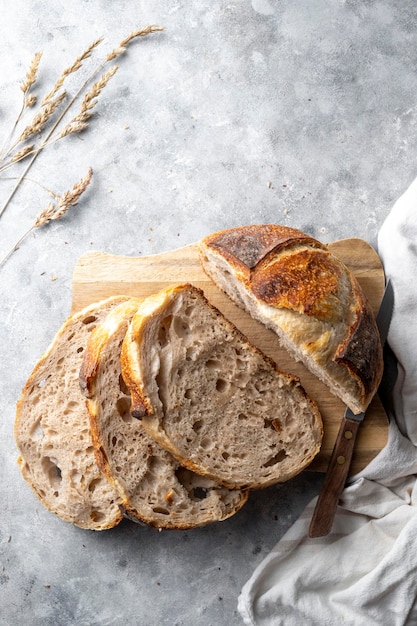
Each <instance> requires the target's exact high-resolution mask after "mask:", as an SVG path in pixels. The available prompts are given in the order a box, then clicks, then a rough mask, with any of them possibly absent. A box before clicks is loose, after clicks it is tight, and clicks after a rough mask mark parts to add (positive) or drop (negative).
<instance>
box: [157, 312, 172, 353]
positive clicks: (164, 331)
mask: <svg viewBox="0 0 417 626" xmlns="http://www.w3.org/2000/svg"><path fill="white" fill-rule="evenodd" d="M171 324H172V315H168V316H167V317H165V318H164V319H163V320H162V321H161V323H160V326H159V330H158V341H159V345H160V346H161V348H163V347H164V346H166V345H167V343H168V341H169V329H170V327H171Z"/></svg>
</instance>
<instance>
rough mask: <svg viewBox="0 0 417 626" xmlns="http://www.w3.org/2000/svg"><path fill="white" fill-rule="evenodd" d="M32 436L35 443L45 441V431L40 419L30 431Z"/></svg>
mask: <svg viewBox="0 0 417 626" xmlns="http://www.w3.org/2000/svg"><path fill="white" fill-rule="evenodd" d="M30 436H31V438H32V439H34V440H35V441H41V439H43V430H42V425H41V421H40V419H39V420H36V422H35V423H34V424H33V426H32V428H31V431H30Z"/></svg>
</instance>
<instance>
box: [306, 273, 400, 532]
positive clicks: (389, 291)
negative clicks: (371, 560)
mask: <svg viewBox="0 0 417 626" xmlns="http://www.w3.org/2000/svg"><path fill="white" fill-rule="evenodd" d="M393 308H394V290H393V287H392V284H391V281H388V282H387V285H386V287H385V291H384V295H383V298H382V301H381V305H380V307H379V311H378V314H377V317H376V322H377V326H378V330H379V334H380V338H381V344H382V346H383V345H384V343H385V341H386V338H387V335H388V329H389V326H390V323H391V316H392V311H393ZM365 414H366V412H365V411H364V412H363V413H359V414H355V413H353V412H352V411H351V409H349V408H346V411H345V414H344V416H343V419H342V422H341V424H340V428H339V432H338V435H337V438H336V441H335V444H334V447H333V452H332V455H331V457H330V461H329V465H328V467H327V471H326V476H325V479H324V483H323V486H322V488H321V490H320V494H319V497H318V499H317V502H316V506H315V509H314V513H313V516H312V518H311V522H310V528H309V533H308V534H309V537H312V538H313V537H323V536H325V535H328V534H329V532H330V531H331V529H332V526H333V520H334V517H335V514H336V509H337V504H338V501H339V497H340V494H341V493H342V491H343V488H344V486H345V483H346V479H347V475H348V473H349V468H350V464H351V460H352V454H353V450H354V447H355V441H356V436H357V433H358V430H359V426H360V424H361V422H362V420H363V419H364V417H365Z"/></svg>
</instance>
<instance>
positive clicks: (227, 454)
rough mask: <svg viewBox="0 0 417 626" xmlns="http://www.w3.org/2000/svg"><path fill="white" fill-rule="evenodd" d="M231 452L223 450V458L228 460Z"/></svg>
mask: <svg viewBox="0 0 417 626" xmlns="http://www.w3.org/2000/svg"><path fill="white" fill-rule="evenodd" d="M229 456H230V454H229V453H228V452H226V450H224V451H223V452H222V458H223V459H224V460H225V461H227V459H228V458H229Z"/></svg>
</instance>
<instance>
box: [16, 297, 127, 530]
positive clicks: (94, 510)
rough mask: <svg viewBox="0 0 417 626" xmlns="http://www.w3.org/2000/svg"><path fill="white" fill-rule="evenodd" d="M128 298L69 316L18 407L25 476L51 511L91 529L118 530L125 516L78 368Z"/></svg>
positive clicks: (20, 461)
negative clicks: (104, 323)
mask: <svg viewBox="0 0 417 626" xmlns="http://www.w3.org/2000/svg"><path fill="white" fill-rule="evenodd" d="M125 300H126V297H125V296H115V297H111V298H108V299H106V300H103V301H101V302H97V303H94V304H92V305H90V306H88V307H86V308H85V309H83V310H82V311H80V312H78V313H75V314H74V315H71V316H69V317H68V318H67V319H66V320H65V322H64V323H63V324H62V326H61V328H60V329H59V330H58V332H57V333H56V335H55V337H54V339H53V341H52V342H51V344H50V346H49V347H48V349H47V350H46V351H45V352H44V354H43V355H42V356H41V358H40V359H39V361H38V362H37V364H36V365H35V367H34V369H33V371H32V373H31V374H30V376H29V378H28V380H27V382H26V384H25V386H24V388H23V390H22V392H21V395H20V398H19V400H18V403H17V407H16V419H15V426H14V435H15V440H16V444H17V447H18V449H19V452H20V456H19V458H18V465H19V467H20V470H21V472H22V475H23V478H24V479H25V480H26V482H27V483H28V484H29V485H30V487H31V488H32V489H33V491H34V492H35V494H36V495H37V497H38V498H39V500H40V501H41V503H42V504H43V505H44V506H45V508H46V509H48V510H49V511H51V512H53V513H55V514H57V515H58V516H59V517H60V518H61V519H63V520H64V521H66V522H69V523H72V524H74V525H76V526H79V527H80V528H86V529H89V530H105V529H108V528H113V527H114V526H116V525H117V524H119V522H120V521H121V519H122V515H121V513H120V510H119V508H118V506H117V493H116V492H115V491H114V490H113V489H112V488H111V487H110V485H109V484H108V482H107V480H106V479H105V478H104V476H102V474H101V472H100V470H99V468H98V467H97V465H96V463H95V459H94V454H93V453H92V439H91V433H90V431H89V417H88V411H87V407H86V402H85V399H84V397H83V396H82V394H81V393H80V389H79V382H78V371H79V367H80V365H81V362H82V358H83V352H84V349H85V347H86V344H87V338H88V335H89V333H90V332H91V329H92V328H93V327H94V326H95V325H96V324H97V323H98V322H99V321H100V319H102V318H103V317H104V316H105V315H106V314H107V313H108V312H109V311H110V310H111V309H112V308H113V307H115V306H117V305H118V304H120V303H121V302H123V301H125ZM76 455H77V456H76ZM75 457H76V458H77V466H75V464H74V458H75Z"/></svg>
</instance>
